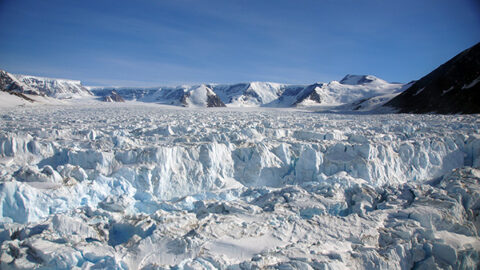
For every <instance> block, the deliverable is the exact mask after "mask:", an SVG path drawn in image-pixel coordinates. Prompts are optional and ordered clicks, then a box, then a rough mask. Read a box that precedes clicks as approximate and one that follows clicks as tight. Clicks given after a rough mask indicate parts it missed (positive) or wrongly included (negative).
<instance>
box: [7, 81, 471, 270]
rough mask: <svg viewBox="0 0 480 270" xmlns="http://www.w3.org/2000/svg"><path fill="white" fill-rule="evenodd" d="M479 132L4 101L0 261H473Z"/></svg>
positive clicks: (450, 119) (466, 120) (450, 122)
mask: <svg viewBox="0 0 480 270" xmlns="http://www.w3.org/2000/svg"><path fill="white" fill-rule="evenodd" d="M352 80H353V79H352ZM207 90H208V89H207ZM207 90H205V91H207ZM192 97H193V95H192ZM202 102H203V100H202ZM479 130H480V119H479V118H478V116H477V115H470V116H466V115H448V116H445V115H408V114H405V115H389V114H383V115H371V114H369V115H367V114H333V113H314V112H311V111H308V110H307V109H285V108H284V109H275V108H247V109H245V108H244V109H241V108H210V109H205V108H188V109H187V108H180V107H170V106H159V105H153V104H152V105H145V104H143V105H141V106H140V105H138V104H136V103H128V102H127V103H124V104H107V103H103V104H99V103H96V104H92V105H85V104H83V105H82V104H76V105H75V106H73V105H62V106H42V107H16V108H8V109H6V108H0V243H1V255H0V266H1V268H2V269H31V268H42V269H72V268H77V269H98V268H110V269H172V268H173V269H252V268H272V269H276V268H281V269H297V268H301V269H339V268H340V269H343V268H348V269H407V268H408V269H410V268H418V269H431V268H446V269H476V267H477V265H478V264H479V262H480V256H479V252H480V238H479V236H478V235H479V232H480V217H479V214H480V134H479Z"/></svg>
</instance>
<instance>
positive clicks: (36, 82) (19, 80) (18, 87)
mask: <svg viewBox="0 0 480 270" xmlns="http://www.w3.org/2000/svg"><path fill="white" fill-rule="evenodd" d="M0 81H1V85H0V86H1V89H2V90H4V91H13V92H17V93H22V94H32V95H39V96H48V97H53V98H58V99H70V98H76V97H85V96H91V95H92V93H91V92H90V91H89V90H88V89H87V88H86V87H84V86H83V85H82V83H81V82H80V81H75V80H66V79H53V78H44V77H36V76H29V75H20V74H11V73H9V72H6V71H3V70H0Z"/></svg>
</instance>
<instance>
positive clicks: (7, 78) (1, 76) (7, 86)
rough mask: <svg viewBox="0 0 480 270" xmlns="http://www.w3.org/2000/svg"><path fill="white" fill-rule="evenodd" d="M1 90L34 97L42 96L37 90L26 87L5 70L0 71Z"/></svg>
mask: <svg viewBox="0 0 480 270" xmlns="http://www.w3.org/2000/svg"><path fill="white" fill-rule="evenodd" d="M0 90H1V91H6V92H10V93H12V92H16V93H24V94H32V95H41V93H40V92H38V91H37V90H35V89H32V88H31V87H29V86H27V85H25V84H24V83H23V82H21V81H19V80H18V79H17V78H16V77H15V76H14V75H13V74H10V73H8V72H6V71H4V70H0Z"/></svg>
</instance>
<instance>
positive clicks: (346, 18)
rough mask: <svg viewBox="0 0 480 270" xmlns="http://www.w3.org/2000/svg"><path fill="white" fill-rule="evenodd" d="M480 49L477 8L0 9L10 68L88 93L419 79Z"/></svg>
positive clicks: (32, 2) (286, 3) (54, 3)
mask: <svg viewBox="0 0 480 270" xmlns="http://www.w3.org/2000/svg"><path fill="white" fill-rule="evenodd" d="M479 41H480V1H478V0H402V1H398V0H395V1H394V0H263V1H260V0H252V1H251V0H245V1H240V0H219V1H202V0H135V1H126V0H95V1H91V0H82V1H74V0H71V1H66V0H41V1H39V0H0V69H4V70H7V71H8V72H11V73H19V74H28V75H36V76H46V77H53V78H69V79H75V80H81V81H82V82H83V84H84V85H96V86H102V85H103V86H160V85H179V84H194V83H237V82H247V81H272V82H280V83H292V84H299V83H302V84H309V83H313V82H328V81H331V80H340V79H341V78H342V77H344V76H345V75H346V74H371V75H375V76H377V77H380V78H382V79H385V80H387V81H390V82H409V81H411V80H416V79H419V78H421V77H422V76H424V75H426V74H428V73H429V72H430V71H432V70H433V69H435V68H436V67H438V66H439V65H441V64H442V63H444V62H445V61H447V60H449V59H450V58H452V57H453V56H455V55H456V54H458V53H459V52H461V51H463V50H465V49H467V48H468V47H471V46H473V45H474V44H476V43H478V42H479Z"/></svg>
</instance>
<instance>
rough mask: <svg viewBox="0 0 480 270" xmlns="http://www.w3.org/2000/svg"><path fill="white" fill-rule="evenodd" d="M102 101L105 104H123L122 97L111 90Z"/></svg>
mask: <svg viewBox="0 0 480 270" xmlns="http://www.w3.org/2000/svg"><path fill="white" fill-rule="evenodd" d="M103 101H105V102H125V100H124V99H123V97H122V96H121V95H120V94H118V93H117V91H115V90H112V92H111V93H110V95H109V96H105V97H104V98H103Z"/></svg>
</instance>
